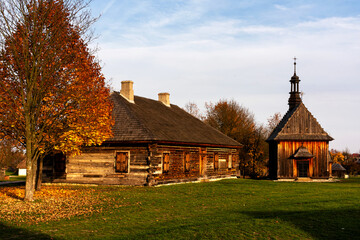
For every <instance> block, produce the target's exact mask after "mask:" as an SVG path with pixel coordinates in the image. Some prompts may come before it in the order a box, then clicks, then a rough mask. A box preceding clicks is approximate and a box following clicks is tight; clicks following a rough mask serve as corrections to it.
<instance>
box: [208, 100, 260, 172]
mask: <svg viewBox="0 0 360 240" xmlns="http://www.w3.org/2000/svg"><path fill="white" fill-rule="evenodd" d="M205 107H206V115H205V119H204V121H205V123H207V124H209V125H210V126H212V127H214V128H216V129H218V130H220V131H221V132H222V133H224V134H226V135H227V136H229V137H231V138H233V139H235V140H236V141H238V142H239V143H241V144H242V145H243V147H242V150H241V152H240V166H239V168H240V171H241V172H242V175H243V176H245V175H250V176H252V177H257V176H260V175H263V172H264V169H265V168H266V166H265V164H264V162H265V161H264V160H265V158H266V149H267V148H266V144H265V135H264V133H265V132H264V128H263V127H262V126H258V125H257V124H256V122H255V119H254V115H253V114H252V113H251V112H250V111H249V109H247V108H245V107H243V106H241V105H239V104H238V103H237V102H236V101H234V100H230V101H227V100H220V101H219V102H217V103H216V104H212V103H206V104H205Z"/></svg>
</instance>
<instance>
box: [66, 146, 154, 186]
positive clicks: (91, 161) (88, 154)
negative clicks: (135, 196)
mask: <svg viewBox="0 0 360 240" xmlns="http://www.w3.org/2000/svg"><path fill="white" fill-rule="evenodd" d="M116 152H128V153H129V154H128V155H129V167H128V171H127V172H122V173H119V172H116V169H115V158H116ZM148 169H149V167H148V150H147V148H146V147H133V146H132V147H116V148H101V149H100V148H92V149H88V150H86V151H84V152H83V153H82V154H81V155H78V156H73V157H69V158H68V160H67V164H66V181H67V182H78V183H96V184H125V185H144V184H146V179H147V176H148Z"/></svg>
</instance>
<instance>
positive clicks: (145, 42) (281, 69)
mask: <svg viewBox="0 0 360 240" xmlns="http://www.w3.org/2000/svg"><path fill="white" fill-rule="evenodd" d="M192 3H193V4H195V2H192ZM190 6H192V5H191V4H189V5H187V7H188V8H189V7H190ZM275 7H276V8H278V9H280V10H285V7H282V6H280V5H278V6H275ZM188 8H185V9H183V10H182V11H179V12H174V13H171V14H157V15H156V19H154V20H153V21H150V22H148V23H147V24H144V25H136V27H137V28H136V29H125V30H126V31H123V32H121V31H120V33H119V35H117V37H114V38H113V41H110V40H109V39H106V41H104V42H103V43H101V42H100V47H101V49H102V50H101V51H100V52H99V57H100V59H102V60H103V62H104V63H105V67H104V73H105V76H106V77H107V78H112V79H113V84H112V85H113V87H114V88H115V89H119V88H120V81H121V80H126V79H131V80H133V81H134V82H135V85H134V88H135V94H138V95H142V96H145V97H149V98H156V95H157V93H158V92H162V91H169V92H170V93H171V101H172V102H174V103H175V104H177V105H179V106H184V105H185V103H186V102H188V101H195V102H196V103H198V104H199V106H200V107H202V105H203V103H204V102H209V101H212V102H216V101H218V100H219V99H221V98H228V99H232V98H233V99H235V100H237V101H238V102H240V103H241V104H243V105H244V106H246V107H248V108H249V109H250V110H251V111H253V112H254V114H255V116H256V119H257V120H258V121H259V122H262V123H266V119H267V118H268V117H269V116H271V115H273V114H274V113H275V112H279V111H280V112H282V113H285V111H286V110H287V99H288V91H289V83H288V80H289V79H290V77H291V75H292V58H293V57H294V56H297V57H298V74H299V75H300V79H301V80H302V81H301V89H302V90H303V91H304V92H305V93H306V94H305V97H304V102H305V104H306V106H307V107H308V108H309V109H310V111H311V112H312V113H313V114H314V115H315V117H317V118H318V119H319V121H320V124H322V125H323V127H324V128H325V129H326V130H327V131H328V132H329V133H330V134H331V135H332V136H333V137H334V138H335V139H336V141H334V142H333V143H332V145H331V146H333V147H335V148H338V149H339V150H342V149H344V148H345V147H346V146H347V147H349V148H350V149H351V150H352V151H358V150H359V149H360V146H359V143H360V139H359V137H356V136H360V128H359V124H358V119H359V118H360V116H359V113H357V112H358V111H356V109H357V108H358V106H357V105H358V103H359V102H360V99H359V97H358V91H357V89H360V81H358V76H360V68H359V67H358V66H360V58H359V57H358V56H360V47H359V46H360V45H359V39H360V27H359V26H360V17H344V18H340V17H336V18H335V17H330V18H324V19H315V18H314V19H313V20H312V21H310V20H306V21H304V22H299V23H297V24H293V25H291V26H276V25H271V24H269V25H265V24H254V23H252V24H248V23H247V22H246V21H244V20H241V19H234V18H233V19H228V18H224V19H207V20H206V21H199V23H197V24H193V25H191V26H190V27H189V26H186V27H184V28H179V29H175V28H174V29H168V28H167V26H169V25H172V24H179V23H181V22H182V19H184V18H187V19H196V18H199V19H200V18H201V16H202V15H203V14H204V12H203V11H204V10H203V9H201V7H199V9H198V10H194V12H191V11H189V9H188ZM281 8H282V9H281ZM180 25H181V24H180ZM123 30H124V29H123ZM115 36H116V35H115ZM105 42H106V43H105Z"/></svg>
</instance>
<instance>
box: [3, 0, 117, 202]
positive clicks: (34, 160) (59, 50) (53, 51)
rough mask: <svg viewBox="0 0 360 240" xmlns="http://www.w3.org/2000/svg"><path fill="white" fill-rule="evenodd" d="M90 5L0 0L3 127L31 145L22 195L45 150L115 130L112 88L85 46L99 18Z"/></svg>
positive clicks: (76, 146)
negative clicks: (111, 99)
mask: <svg viewBox="0 0 360 240" xmlns="http://www.w3.org/2000/svg"><path fill="white" fill-rule="evenodd" d="M86 6H87V3H86V2H83V1H81V0H76V1H72V0H0V32H1V38H0V44H1V48H0V51H1V52H0V134H1V136H2V137H5V136H6V137H8V138H11V139H14V140H16V141H18V142H19V143H20V144H22V145H23V146H24V148H25V149H26V168H27V177H26V190H25V200H30V201H31V200H32V199H33V194H34V189H35V180H36V172H37V168H38V166H40V168H41V165H42V164H41V163H42V158H43V156H45V155H46V154H47V153H49V152H50V151H53V150H60V151H62V152H64V153H66V154H74V153H75V154H76V153H79V151H80V148H81V146H85V145H95V144H101V143H102V141H104V140H105V139H106V138H108V137H110V136H111V124H112V119H111V109H112V106H111V102H110V99H109V89H108V88H107V87H106V84H105V80H104V77H103V75H102V74H101V72H100V70H101V68H100V66H99V64H98V62H97V61H96V59H95V58H94V56H92V55H91V54H90V50H89V48H88V40H89V38H88V37H89V35H88V34H87V30H88V28H89V26H90V25H91V23H92V22H93V21H94V19H93V18H91V16H90V13H89V12H88V11H87V10H86ZM39 172H40V173H41V169H40V171H39ZM39 176H41V174H40V175H39ZM39 182H40V181H39ZM39 186H40V185H39Z"/></svg>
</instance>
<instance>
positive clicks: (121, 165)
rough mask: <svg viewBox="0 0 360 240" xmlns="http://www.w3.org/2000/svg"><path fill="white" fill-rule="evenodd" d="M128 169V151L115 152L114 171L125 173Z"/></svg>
mask: <svg viewBox="0 0 360 240" xmlns="http://www.w3.org/2000/svg"><path fill="white" fill-rule="evenodd" d="M128 169H129V153H128V152H116V163H115V172H119V173H127V172H128Z"/></svg>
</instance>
